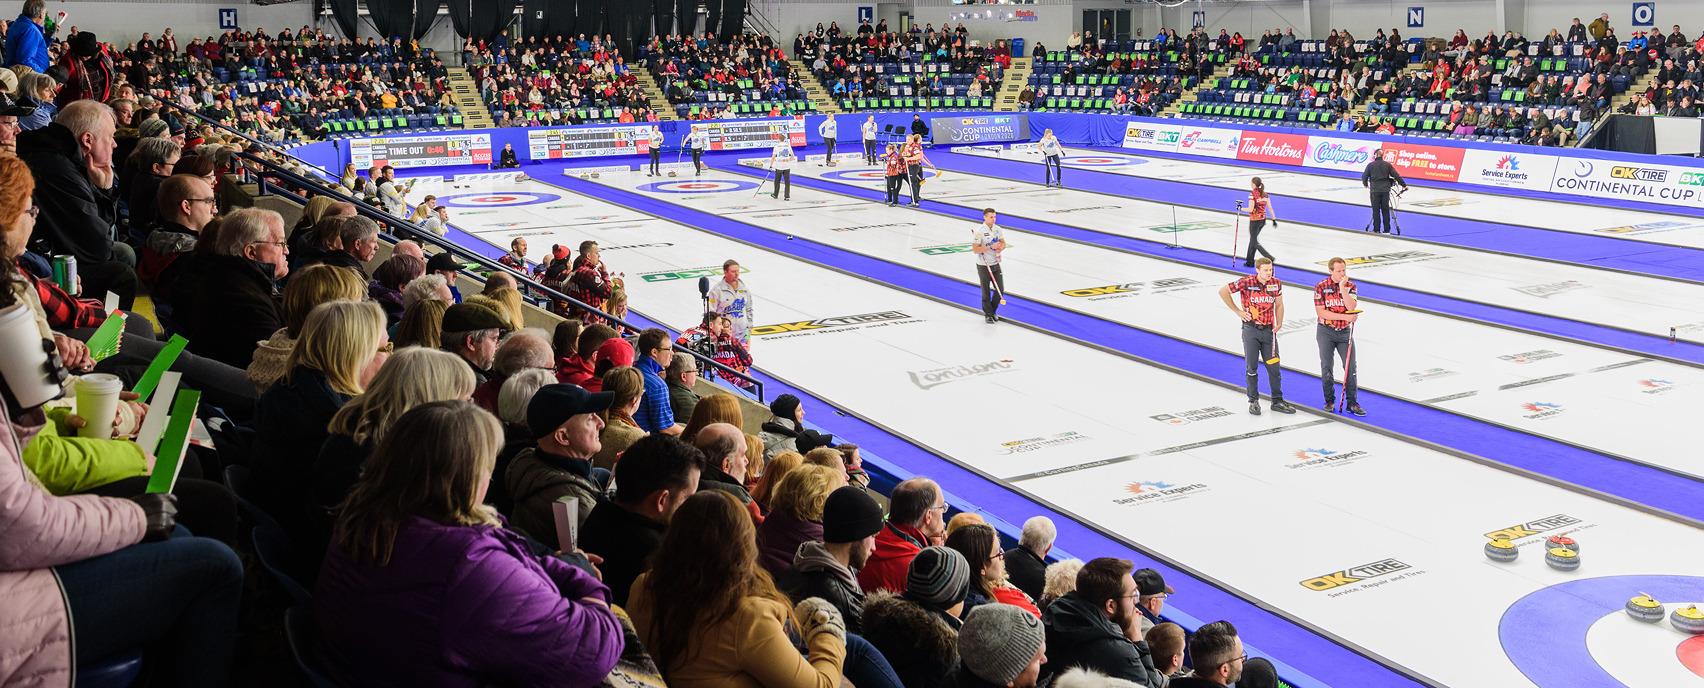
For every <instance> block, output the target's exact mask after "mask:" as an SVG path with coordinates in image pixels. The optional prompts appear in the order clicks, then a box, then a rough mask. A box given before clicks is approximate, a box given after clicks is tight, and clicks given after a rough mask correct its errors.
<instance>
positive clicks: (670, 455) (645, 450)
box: [579, 435, 704, 605]
mask: <svg viewBox="0 0 1704 688" xmlns="http://www.w3.org/2000/svg"><path fill="white" fill-rule="evenodd" d="M703 467H704V453H703V452H701V451H698V450H697V449H695V448H693V446H692V445H690V444H687V443H685V442H682V441H680V440H678V439H675V438H673V437H670V436H668V435H647V436H645V437H643V438H641V439H640V440H639V441H638V442H634V443H633V446H631V447H628V448H627V451H626V452H623V453H622V455H621V461H618V462H616V464H615V500H614V501H612V502H608V503H605V504H600V505H598V506H597V507H596V508H594V509H592V515H591V516H588V517H586V524H585V525H584V526H582V527H581V528H580V542H579V547H580V549H583V550H585V551H587V552H591V553H592V554H596V555H598V556H600V557H603V563H602V564H599V565H598V570H599V571H601V572H602V573H603V581H604V584H605V585H608V586H609V590H610V600H611V601H613V602H615V603H616V604H622V605H624V604H627V594H628V592H630V591H631V590H632V589H633V579H635V578H638V577H639V574H641V573H644V572H645V571H646V570H647V569H649V568H650V567H649V566H647V565H646V560H647V559H649V558H650V557H651V553H652V552H655V551H657V548H658V547H660V546H662V544H663V532H664V530H666V529H667V528H668V523H669V518H670V517H672V516H674V512H675V509H678V508H680V505H681V503H682V502H685V501H686V498H687V497H691V496H692V495H693V494H694V493H696V492H697V491H698V476H699V473H700V471H702V470H703Z"/></svg>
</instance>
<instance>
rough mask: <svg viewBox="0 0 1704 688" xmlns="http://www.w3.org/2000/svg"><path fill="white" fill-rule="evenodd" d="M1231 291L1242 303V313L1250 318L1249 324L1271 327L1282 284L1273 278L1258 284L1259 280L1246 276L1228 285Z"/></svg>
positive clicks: (1282, 290)
mask: <svg viewBox="0 0 1704 688" xmlns="http://www.w3.org/2000/svg"><path fill="white" fill-rule="evenodd" d="M1230 287H1231V291H1233V292H1236V293H1237V295H1238V297H1239V298H1240V300H1241V302H1242V308H1243V311H1244V312H1246V313H1248V314H1249V315H1250V316H1251V318H1252V319H1251V320H1250V322H1253V323H1254V324H1256V325H1265V326H1267V327H1271V326H1272V317H1273V315H1274V313H1275V311H1276V309H1277V307H1278V299H1279V298H1281V295H1282V294H1283V292H1284V283H1283V282H1280V281H1278V278H1277V277H1276V276H1274V277H1273V278H1272V279H1269V280H1267V281H1266V283H1265V284H1261V283H1260V278H1259V277H1256V276H1254V275H1247V276H1245V277H1243V278H1242V279H1239V280H1237V281H1235V282H1232V283H1231V284H1230Z"/></svg>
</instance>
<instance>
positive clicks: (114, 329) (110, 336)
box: [87, 311, 130, 363]
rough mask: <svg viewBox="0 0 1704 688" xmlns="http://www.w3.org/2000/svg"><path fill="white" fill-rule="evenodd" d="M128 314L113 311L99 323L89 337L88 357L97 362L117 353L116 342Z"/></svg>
mask: <svg viewBox="0 0 1704 688" xmlns="http://www.w3.org/2000/svg"><path fill="white" fill-rule="evenodd" d="M129 317H130V314H129V313H125V312H124V311H113V313H112V315H109V316H107V319H106V322H103V323H101V326H100V328H99V329H96V330H95V334H94V335H93V336H91V337H89V341H88V342H87V345H88V347H89V358H92V359H94V360H95V362H96V363H99V362H101V361H103V360H106V359H108V358H111V357H112V356H113V355H114V354H117V353H118V343H119V340H120V338H121V337H123V336H124V321H125V319H126V318H129Z"/></svg>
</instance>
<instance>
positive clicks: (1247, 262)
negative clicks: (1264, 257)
mask: <svg viewBox="0 0 1704 688" xmlns="http://www.w3.org/2000/svg"><path fill="white" fill-rule="evenodd" d="M1243 267H1245V268H1252V267H1254V261H1252V260H1245V261H1243Z"/></svg>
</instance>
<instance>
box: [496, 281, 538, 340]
mask: <svg viewBox="0 0 1704 688" xmlns="http://www.w3.org/2000/svg"><path fill="white" fill-rule="evenodd" d="M484 295H485V297H486V298H489V299H491V300H492V301H493V302H494V303H496V304H497V306H498V307H497V308H496V309H495V310H496V311H497V314H498V315H501V316H503V317H504V318H505V319H507V320H508V321H509V324H510V326H511V327H513V328H514V329H517V330H518V329H521V328H523V327H526V326H527V311H526V306H525V305H524V303H525V302H524V301H522V300H521V292H519V291H516V290H515V288H514V287H509V286H503V287H498V288H496V289H487V290H486V291H485V293H484ZM544 341H546V342H549V341H550V337H548V336H547V337H545V338H544Z"/></svg>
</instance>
